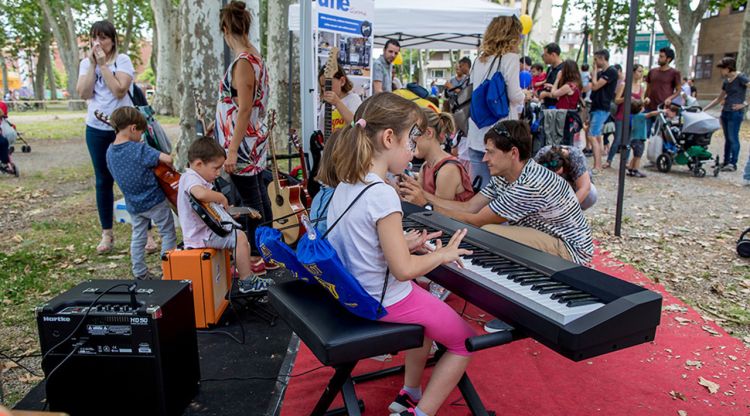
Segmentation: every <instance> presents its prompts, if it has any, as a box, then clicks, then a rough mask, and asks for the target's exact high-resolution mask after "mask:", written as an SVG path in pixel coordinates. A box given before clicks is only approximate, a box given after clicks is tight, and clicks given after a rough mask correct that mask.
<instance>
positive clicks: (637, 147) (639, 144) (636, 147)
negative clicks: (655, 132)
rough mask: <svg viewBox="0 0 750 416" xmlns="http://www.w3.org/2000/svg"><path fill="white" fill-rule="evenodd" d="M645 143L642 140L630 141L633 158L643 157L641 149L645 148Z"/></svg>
mask: <svg viewBox="0 0 750 416" xmlns="http://www.w3.org/2000/svg"><path fill="white" fill-rule="evenodd" d="M645 143H646V142H645V141H644V140H631V141H630V147H631V148H632V149H633V156H635V157H641V156H643V149H644V148H645V147H646V144H645Z"/></svg>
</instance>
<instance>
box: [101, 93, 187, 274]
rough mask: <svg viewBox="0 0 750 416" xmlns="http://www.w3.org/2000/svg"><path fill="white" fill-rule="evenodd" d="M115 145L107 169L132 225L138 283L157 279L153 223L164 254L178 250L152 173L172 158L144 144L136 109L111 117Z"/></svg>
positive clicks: (169, 214)
mask: <svg viewBox="0 0 750 416" xmlns="http://www.w3.org/2000/svg"><path fill="white" fill-rule="evenodd" d="M110 124H111V125H112V127H113V128H114V129H115V134H116V136H115V141H114V142H113V143H112V144H111V145H110V146H109V148H108V149H107V167H108V168H109V171H110V172H111V173H112V177H113V178H114V179H115V182H117V186H119V187H120V190H121V191H122V193H123V195H124V196H125V204H126V205H127V209H128V213H129V214H130V217H131V220H132V223H133V234H132V236H131V239H130V257H131V261H132V264H133V276H135V278H136V279H154V278H155V277H156V276H154V275H153V274H151V272H149V270H148V267H147V266H146V240H147V235H148V226H149V224H150V223H151V221H152V220H153V221H154V223H156V226H157V227H158V228H159V234H160V235H161V253H162V254H164V253H166V252H167V251H168V250H172V249H174V248H175V246H176V243H177V236H176V234H175V229H174V220H173V219H172V210H171V209H170V208H169V203H168V202H167V198H166V196H165V195H164V191H162V190H161V188H160V187H159V184H158V183H157V182H156V176H154V172H153V171H152V169H153V168H154V167H156V165H157V164H159V162H162V163H166V164H168V165H170V166H171V165H172V158H171V157H170V156H169V155H168V154H166V153H162V152H159V151H158V150H156V149H154V148H152V147H150V146H148V145H147V144H146V143H143V142H141V141H140V140H141V135H142V134H143V131H144V130H146V118H145V117H143V115H142V114H141V112H140V111H138V110H137V109H135V108H134V107H121V108H118V109H117V110H115V111H114V112H113V113H112V115H111V116H110Z"/></svg>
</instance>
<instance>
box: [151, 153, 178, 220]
mask: <svg viewBox="0 0 750 416" xmlns="http://www.w3.org/2000/svg"><path fill="white" fill-rule="evenodd" d="M154 175H156V181H157V182H159V186H160V187H161V190H162V191H164V195H166V196H167V201H169V203H170V204H171V205H172V209H173V210H175V211H177V187H178V186H179V184H180V172H177V171H176V170H174V169H172V168H170V167H169V166H167V165H165V164H164V163H161V162H160V163H159V164H158V165H156V167H155V168H154Z"/></svg>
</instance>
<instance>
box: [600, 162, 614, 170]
mask: <svg viewBox="0 0 750 416" xmlns="http://www.w3.org/2000/svg"><path fill="white" fill-rule="evenodd" d="M610 167H612V164H611V163H609V162H604V164H603V165H602V169H609V168H610Z"/></svg>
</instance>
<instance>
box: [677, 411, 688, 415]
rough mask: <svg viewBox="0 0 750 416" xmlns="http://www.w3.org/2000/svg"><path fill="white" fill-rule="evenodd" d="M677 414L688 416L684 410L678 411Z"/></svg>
mask: <svg viewBox="0 0 750 416" xmlns="http://www.w3.org/2000/svg"><path fill="white" fill-rule="evenodd" d="M677 414H678V415H679V416H688V414H687V412H686V411H684V410H678V411H677Z"/></svg>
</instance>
